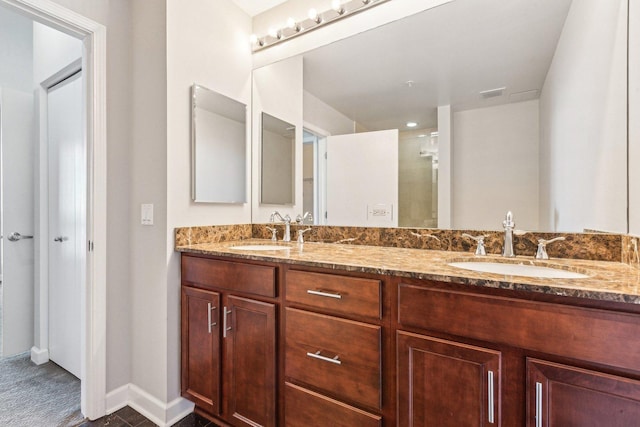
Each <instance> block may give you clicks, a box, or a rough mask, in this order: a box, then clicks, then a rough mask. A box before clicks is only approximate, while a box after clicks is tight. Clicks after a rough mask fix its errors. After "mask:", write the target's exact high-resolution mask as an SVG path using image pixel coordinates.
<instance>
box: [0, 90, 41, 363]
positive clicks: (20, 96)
mask: <svg viewBox="0 0 640 427" xmlns="http://www.w3.org/2000/svg"><path fill="white" fill-rule="evenodd" d="M0 94H1V96H0V130H1V134H0V135H1V139H0V141H1V146H2V164H1V166H0V171H1V176H2V178H1V182H2V191H1V192H0V193H1V194H2V235H3V238H2V274H3V276H2V309H1V310H0V312H1V313H2V319H1V320H0V325H1V327H2V334H1V336H2V353H0V355H1V356H3V357H7V356H12V355H15V354H19V353H23V352H25V351H28V350H29V349H30V348H31V346H32V345H33V289H34V288H33V286H34V282H33V268H34V251H33V248H34V243H33V242H34V239H33V238H27V236H29V237H32V236H33V230H34V217H33V204H34V203H33V200H34V197H33V189H34V187H33V176H34V174H33V172H34V169H33V167H34V164H33V150H34V143H33V141H34V133H33V111H34V108H33V95H32V94H30V93H24V92H18V91H15V90H11V89H7V88H4V89H2V91H0ZM14 233H19V234H20V236H24V237H21V238H18V236H17V235H16V234H14Z"/></svg>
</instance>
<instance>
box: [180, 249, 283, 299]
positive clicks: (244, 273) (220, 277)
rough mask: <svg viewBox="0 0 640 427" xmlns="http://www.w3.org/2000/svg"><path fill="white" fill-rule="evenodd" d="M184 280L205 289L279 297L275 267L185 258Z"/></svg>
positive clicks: (183, 266)
mask: <svg viewBox="0 0 640 427" xmlns="http://www.w3.org/2000/svg"><path fill="white" fill-rule="evenodd" d="M182 280H183V281H184V282H189V283H192V284H195V285H198V286H200V287H205V288H207V287H213V288H222V289H229V290H232V291H238V292H246V293H250V294H255V295H262V296H266V297H275V296H276V267H270V266H264V265H254V264H245V263H242V262H231V261H219V260H214V259H207V258H199V257H191V256H187V255H183V256H182Z"/></svg>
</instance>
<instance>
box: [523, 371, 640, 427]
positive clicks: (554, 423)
mask: <svg viewBox="0 0 640 427" xmlns="http://www.w3.org/2000/svg"><path fill="white" fill-rule="evenodd" d="M527 376H528V381H527V426H529V427H535V426H536V383H539V384H540V385H541V386H542V388H541V389H542V399H541V401H542V402H541V403H542V408H541V413H542V426H543V427H602V426H608V427H631V426H637V425H640V381H636V380H631V379H629V378H624V377H619V376H614V375H608V374H603V373H601V372H596V371H590V370H586V369H579V368H576V367H573V366H566V365H561V364H558V363H552V362H547V361H543V360H537V359H528V360H527Z"/></svg>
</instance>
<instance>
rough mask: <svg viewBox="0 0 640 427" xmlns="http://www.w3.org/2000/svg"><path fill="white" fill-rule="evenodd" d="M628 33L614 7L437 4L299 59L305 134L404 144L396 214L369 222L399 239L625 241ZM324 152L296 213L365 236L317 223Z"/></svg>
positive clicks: (559, 2) (321, 217)
mask: <svg viewBox="0 0 640 427" xmlns="http://www.w3.org/2000/svg"><path fill="white" fill-rule="evenodd" d="M496 11H500V12H499V13H496ZM626 21H627V9H626V1H624V0H611V1H607V2H602V1H600V0H579V1H578V0H574V1H571V0H540V1H536V2H531V1H528V0H513V1H509V2H504V1H502V0H457V1H455V2H451V3H447V4H445V5H442V6H439V7H437V8H434V9H430V10H426V11H424V12H420V13H418V14H415V15H413V16H409V17H407V18H404V19H402V20H398V21H396V22H392V23H390V24H387V25H384V26H382V27H378V28H375V29H372V30H370V31H367V32H364V33H361V34H358V35H356V36H353V37H350V38H347V39H344V40H341V41H338V42H336V43H332V44H329V45H326V46H323V47H320V48H318V49H315V50H312V51H309V52H306V53H304V54H302V56H303V60H304V112H303V115H304V117H303V119H304V123H305V126H307V125H309V126H310V127H311V128H313V129H322V130H324V131H325V133H324V135H330V137H329V138H333V137H336V136H343V135H357V134H361V133H365V132H375V131H380V130H387V129H397V130H399V131H400V132H399V148H398V150H399V153H398V159H399V160H398V162H399V163H398V171H399V176H398V186H399V188H398V193H399V194H398V196H399V199H398V202H397V203H398V206H397V212H396V211H395V210H394V211H391V210H387V209H386V208H385V209H381V210H376V213H377V214H380V215H382V214H384V215H394V216H395V215H397V220H398V225H399V226H411V227H432V226H435V225H436V224H437V225H438V226H439V227H443V226H444V227H446V228H456V229H465V228H470V229H489V230H491V229H500V226H501V222H502V219H503V218H504V214H505V212H506V211H507V210H512V211H513V212H514V214H515V220H516V223H517V226H518V228H520V229H525V230H532V231H535V230H539V231H565V232H572V231H573V232H575V231H583V230H585V229H591V230H599V231H611V232H626V229H627V224H626V204H627V200H626V192H627V190H626V189H627V184H626V179H627V171H626V168H625V167H624V165H626V134H625V132H626V131H625V129H626V94H627V86H626V77H625V76H626V71H625V70H626V55H625V52H626V46H627V39H626ZM356 52H357V59H355V58H356V56H355V53H356ZM408 122H415V123H417V125H416V126H415V127H413V128H409V127H408V126H407V124H408ZM329 138H328V139H329ZM330 145H331V144H330V143H328V144H327V147H326V150H330V149H331V147H330ZM309 150H310V149H309ZM326 150H325V151H318V150H316V153H315V155H316V157H315V159H314V160H313V161H311V160H306V161H305V164H304V165H305V168H306V166H307V165H314V167H315V171H313V172H309V171H304V172H303V176H301V177H299V179H304V182H303V187H304V189H305V193H304V200H305V206H313V210H314V211H315V212H316V214H315V215H314V218H316V221H317V223H321V224H325V223H326V224H328V225H355V224H361V222H360V219H359V218H356V217H354V218H352V220H349V219H344V218H341V219H340V221H339V222H334V221H333V220H332V218H334V219H335V216H332V212H331V210H330V209H328V210H327V206H326V203H327V201H326V198H327V197H330V196H329V194H326V195H323V189H324V190H326V188H327V182H330V180H331V176H330V174H331V172H330V171H331V170H332V169H331V167H330V165H327V168H326V170H327V171H329V172H327V176H326V177H325V179H322V177H321V173H322V170H323V169H322V168H321V167H319V165H321V164H322V159H323V157H324V155H325V152H326ZM311 151H312V150H311ZM311 151H310V152H311ZM411 153H413V154H411ZM305 158H306V157H305ZM411 159H413V161H414V163H415V164H412V163H411ZM333 160H334V161H335V160H336V159H335V158H333ZM328 161H329V162H331V161H332V156H331V154H329V155H328ZM386 161H387V162H388V161H389V159H388V158H387V160H386ZM407 161H409V163H407ZM403 162H404V163H403ZM420 162H422V164H419V163H420ZM363 165H364V161H363V160H362V159H361V158H360V157H358V158H355V159H352V161H351V167H352V169H353V171H352V172H353V173H358V171H360V173H361V174H362V175H365V174H366V173H371V172H365V168H364V167H363ZM385 166H386V165H385V164H380V165H378V166H377V167H378V168H383V167H385ZM368 168H369V169H373V170H376V166H375V165H373V166H372V165H368ZM412 168H417V170H414V171H413V172H415V173H413V172H411V169H412ZM409 172H411V173H409ZM312 178H313V180H311V179H312ZM312 181H313V185H310V184H307V182H312ZM353 182H355V181H353ZM343 185H344V187H343V189H345V190H346V186H349V185H351V182H344V183H343ZM312 189H313V192H311V191H312ZM403 195H405V196H406V197H404V198H403ZM444 207H448V211H447V209H444ZM367 209H368V208H367V206H365V205H364V204H363V205H362V206H360V210H359V211H360V212H364V211H366V210H367ZM305 210H309V209H307V208H306V207H305ZM439 212H445V215H440V214H439ZM325 217H326V220H325ZM371 218H372V219H374V220H377V219H379V218H380V217H376V216H371ZM323 221H326V222H323ZM336 221H337V220H336ZM367 223H369V224H371V225H374V224H373V223H372V222H371V221H369V222H367Z"/></svg>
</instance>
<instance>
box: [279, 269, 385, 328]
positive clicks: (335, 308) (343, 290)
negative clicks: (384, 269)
mask: <svg viewBox="0 0 640 427" xmlns="http://www.w3.org/2000/svg"><path fill="white" fill-rule="evenodd" d="M285 289H286V296H287V297H286V298H287V301H289V302H294V303H299V304H304V305H307V306H309V307H313V308H318V309H324V310H329V311H332V312H334V313H337V314H345V315H351V316H353V315H355V316H363V317H370V318H372V319H381V318H382V298H381V292H382V283H381V281H380V280H375V279H362V278H358V277H350V276H343V275H336V274H322V273H310V272H306V271H300V270H288V271H287V274H286V278H285ZM308 291H320V292H325V293H329V294H333V295H339V296H340V298H339V299H338V298H331V297H327V296H320V295H314V294H310V293H309V292H308Z"/></svg>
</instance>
